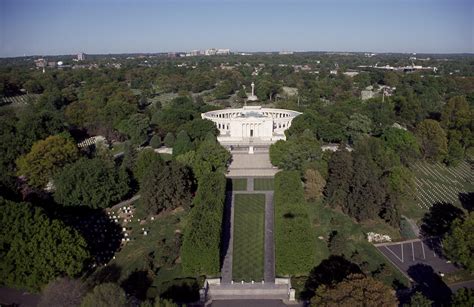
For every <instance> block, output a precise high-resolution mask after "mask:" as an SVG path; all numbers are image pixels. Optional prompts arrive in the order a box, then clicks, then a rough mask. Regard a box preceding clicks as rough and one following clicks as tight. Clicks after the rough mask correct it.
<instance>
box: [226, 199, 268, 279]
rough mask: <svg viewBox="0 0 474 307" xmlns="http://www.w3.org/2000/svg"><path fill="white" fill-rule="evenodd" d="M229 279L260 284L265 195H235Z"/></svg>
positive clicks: (262, 258)
mask: <svg viewBox="0 0 474 307" xmlns="http://www.w3.org/2000/svg"><path fill="white" fill-rule="evenodd" d="M234 205H235V207H234V250H233V267H232V279H233V280H234V281H235V282H238V281H241V280H245V281H251V280H254V281H259V282H260V281H261V280H262V279H263V263H264V240H265V238H264V227H265V195H264V194H236V195H235V202H234Z"/></svg>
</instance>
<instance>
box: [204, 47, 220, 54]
mask: <svg viewBox="0 0 474 307" xmlns="http://www.w3.org/2000/svg"><path fill="white" fill-rule="evenodd" d="M216 53H217V49H215V48H210V49H206V51H204V54H205V55H216Z"/></svg>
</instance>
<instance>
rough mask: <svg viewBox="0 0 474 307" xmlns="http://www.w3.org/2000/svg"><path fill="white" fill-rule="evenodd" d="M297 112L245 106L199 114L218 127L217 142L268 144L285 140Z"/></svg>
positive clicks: (250, 144)
mask: <svg viewBox="0 0 474 307" xmlns="http://www.w3.org/2000/svg"><path fill="white" fill-rule="evenodd" d="M300 114H301V113H300V112H296V111H292V110H285V109H273V108H262V107H261V106H245V107H243V108H239V109H224V110H216V111H209V112H206V113H202V114H201V116H202V118H203V119H208V120H210V121H212V122H214V123H215V125H216V127H217V129H219V132H220V134H219V136H218V137H217V139H218V141H219V142H220V143H221V144H222V145H224V146H259V145H270V144H272V143H275V142H276V141H278V140H285V139H286V137H285V133H284V132H285V130H286V129H288V128H289V127H290V126H291V122H292V121H293V119H294V118H295V117H296V116H298V115H300Z"/></svg>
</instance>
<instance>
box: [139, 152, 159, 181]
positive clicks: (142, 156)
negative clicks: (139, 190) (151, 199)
mask: <svg viewBox="0 0 474 307" xmlns="http://www.w3.org/2000/svg"><path fill="white" fill-rule="evenodd" d="M163 166H164V161H163V159H162V158H161V157H160V155H159V154H157V153H156V152H155V151H154V150H153V149H143V150H142V151H140V152H139V153H138V158H137V161H136V163H135V167H134V169H133V176H134V177H135V178H136V179H137V180H138V182H142V179H143V177H144V176H145V174H146V172H148V171H149V170H151V169H152V170H153V171H157V170H158V169H160V167H163Z"/></svg>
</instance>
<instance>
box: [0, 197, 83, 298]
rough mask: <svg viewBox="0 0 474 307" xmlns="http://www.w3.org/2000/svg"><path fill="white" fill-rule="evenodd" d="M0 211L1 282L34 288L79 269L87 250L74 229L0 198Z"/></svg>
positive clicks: (24, 204)
mask: <svg viewBox="0 0 474 307" xmlns="http://www.w3.org/2000/svg"><path fill="white" fill-rule="evenodd" d="M0 211H1V214H0V219H1V224H2V228H1V230H0V247H1V248H0V255H1V258H2V261H1V263H0V280H1V283H2V284H3V285H6V286H9V287H15V288H26V289H30V290H34V291H36V290H38V289H40V288H41V287H42V286H43V285H45V284H47V283H48V282H49V281H50V280H52V279H54V278H55V277H56V276H60V275H66V276H71V277H74V276H76V275H78V274H80V273H81V272H82V270H83V268H84V266H85V262H86V260H87V259H88V258H89V253H88V250H87V245H86V241H85V240H84V238H83V237H82V236H81V235H80V234H79V233H78V232H77V231H75V230H74V229H72V228H71V227H68V226H66V225H64V223H62V222H61V221H59V220H55V219H50V218H48V217H47V216H46V214H45V213H44V211H43V210H42V209H41V208H37V207H33V206H32V205H30V204H27V203H15V202H11V201H7V200H5V199H3V198H0Z"/></svg>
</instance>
